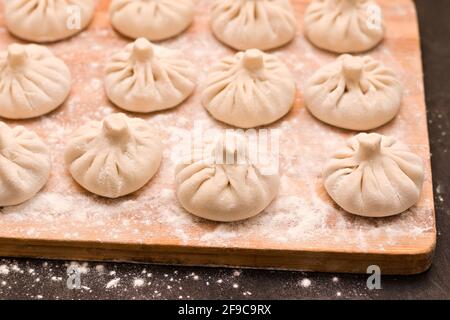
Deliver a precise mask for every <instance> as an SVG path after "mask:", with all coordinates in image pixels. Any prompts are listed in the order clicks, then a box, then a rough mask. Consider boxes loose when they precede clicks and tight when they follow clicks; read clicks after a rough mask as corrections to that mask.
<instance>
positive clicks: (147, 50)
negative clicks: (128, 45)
mask: <svg viewBox="0 0 450 320" xmlns="http://www.w3.org/2000/svg"><path fill="white" fill-rule="evenodd" d="M153 55H154V51H153V47H152V44H151V43H150V42H149V41H148V40H147V39H144V38H139V39H137V40H136V42H135V43H134V46H133V57H134V58H136V60H138V61H144V62H145V61H147V60H150V59H151V58H153Z"/></svg>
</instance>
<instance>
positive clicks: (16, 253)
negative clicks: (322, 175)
mask: <svg viewBox="0 0 450 320" xmlns="http://www.w3.org/2000/svg"><path fill="white" fill-rule="evenodd" d="M435 244H436V238H435V237H429V238H428V243H424V246H423V247H422V249H420V250H415V251H412V250H410V249H405V250H403V251H401V252H398V253H395V254H392V253H385V254H383V253H360V252H329V251H322V252H317V251H292V250H291V251H289V250H256V249H238V248H228V249H223V248H206V247H205V248H198V247H189V246H185V247H179V246H167V245H151V246H150V245H142V246H139V245H127V244H113V243H97V244H96V243H90V242H89V243H84V242H77V243H73V242H70V243H68V242H64V241H59V242H56V243H55V242H54V241H52V242H50V241H42V240H39V241H23V240H22V241H17V240H11V239H4V238H0V256H2V257H16V258H25V257H27V258H29V257H32V258H41V259H54V260H56V259H58V260H59V259H63V260H75V261H78V260H79V261H84V260H89V261H112V262H131V263H152V264H169V265H184V266H208V267H239V268H251V269H273V270H291V271H313V272H339V273H366V272H367V267H369V266H371V265H377V266H379V267H380V269H381V272H382V274H389V275H411V274H419V273H422V272H425V271H427V270H428V269H429V268H430V266H431V263H432V259H433V255H434V250H435Z"/></svg>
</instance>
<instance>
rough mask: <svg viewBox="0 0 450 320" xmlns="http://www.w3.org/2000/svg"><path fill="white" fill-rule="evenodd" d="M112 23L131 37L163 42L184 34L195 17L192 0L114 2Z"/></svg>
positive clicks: (120, 0) (122, 0)
mask: <svg viewBox="0 0 450 320" xmlns="http://www.w3.org/2000/svg"><path fill="white" fill-rule="evenodd" d="M109 14H110V18H111V23H112V25H113V26H114V28H115V29H116V30H117V31H119V32H120V33H122V34H124V35H125V36H128V37H130V38H134V39H136V38H140V37H143V38H147V39H148V40H151V41H158V40H164V39H167V38H170V37H173V36H176V35H178V34H180V33H181V32H183V31H184V30H185V29H186V28H187V27H188V26H189V25H190V24H191V22H192V20H193V18H194V4H193V2H192V0H113V1H112V2H111V6H110V8H109Z"/></svg>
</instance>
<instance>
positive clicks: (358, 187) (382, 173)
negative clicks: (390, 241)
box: [323, 133, 424, 217]
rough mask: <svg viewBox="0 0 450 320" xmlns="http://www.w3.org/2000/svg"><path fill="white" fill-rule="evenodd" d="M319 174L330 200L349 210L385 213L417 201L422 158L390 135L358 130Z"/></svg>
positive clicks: (385, 215) (403, 208) (368, 215)
mask: <svg viewBox="0 0 450 320" xmlns="http://www.w3.org/2000/svg"><path fill="white" fill-rule="evenodd" d="M323 178H324V182H325V188H326V190H327V191H328V194H329V195H330V196H331V198H333V200H334V201H335V202H336V203H337V204H338V205H339V206H340V207H342V208H343V209H344V210H345V211H348V212H350V213H353V214H356V215H360V216H366V217H387V216H392V215H395V214H399V213H402V212H404V211H405V210H407V209H409V208H410V207H412V206H413V205H414V204H416V203H417V201H418V200H419V197H420V193H421V190H422V183H423V179H424V168H423V163H422V159H421V158H420V157H418V156H417V155H415V154H413V153H411V152H410V151H409V149H408V148H407V147H406V146H404V145H402V144H400V143H398V142H397V141H396V140H395V139H394V138H392V137H386V136H382V135H380V134H376V133H370V134H366V133H360V134H358V135H357V136H355V137H353V138H351V139H350V140H348V142H347V146H346V147H345V148H344V149H342V150H339V151H338V152H337V153H336V154H335V155H334V156H333V158H332V159H331V160H329V162H328V163H327V165H326V167H325V170H324V173H323Z"/></svg>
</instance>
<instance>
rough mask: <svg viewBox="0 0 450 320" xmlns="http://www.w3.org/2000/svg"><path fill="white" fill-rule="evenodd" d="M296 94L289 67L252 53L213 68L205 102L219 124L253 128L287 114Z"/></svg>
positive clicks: (226, 59)
mask: <svg viewBox="0 0 450 320" xmlns="http://www.w3.org/2000/svg"><path fill="white" fill-rule="evenodd" d="M295 93H296V85H295V80H294V78H293V76H292V74H291V73H290V72H289V69H288V68H287V67H286V65H284V64H283V62H282V61H281V60H279V59H278V58H277V57H276V56H274V55H270V54H265V53H263V52H261V51H259V50H257V49H251V50H247V51H246V52H239V53H237V54H236V55H234V56H230V57H227V58H225V59H223V60H222V61H220V62H219V63H218V64H217V65H215V66H213V67H212V70H211V71H210V73H209V75H208V78H207V80H206V86H205V90H204V91H203V96H202V102H203V106H204V107H205V108H206V109H207V110H208V111H209V112H210V113H211V114H212V116H213V117H214V118H216V119H217V120H220V121H222V122H225V123H228V124H230V125H233V126H236V127H241V128H252V127H257V126H262V125H266V124H269V123H272V122H275V121H277V120H278V119H280V118H281V117H283V116H284V115H285V114H287V113H288V112H289V110H290V109H291V108H292V106H293V104H294V101H295Z"/></svg>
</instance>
